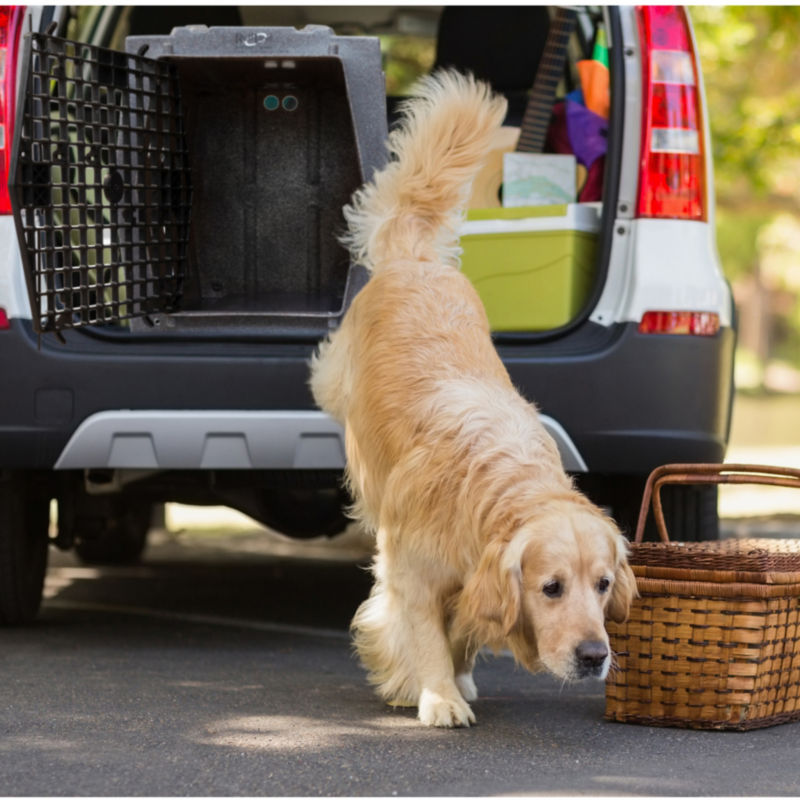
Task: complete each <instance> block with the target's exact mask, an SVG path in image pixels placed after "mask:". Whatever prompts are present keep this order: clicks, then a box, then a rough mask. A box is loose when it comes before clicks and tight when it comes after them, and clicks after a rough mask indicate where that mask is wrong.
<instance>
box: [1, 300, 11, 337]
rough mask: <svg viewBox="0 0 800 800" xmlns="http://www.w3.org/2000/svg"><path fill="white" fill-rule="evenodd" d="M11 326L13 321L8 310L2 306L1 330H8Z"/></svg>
mask: <svg viewBox="0 0 800 800" xmlns="http://www.w3.org/2000/svg"><path fill="white" fill-rule="evenodd" d="M10 327H11V321H10V320H9V318H8V314H6V310H5V309H4V308H3V307H2V306H0V331H7V330H8V329H9V328H10Z"/></svg>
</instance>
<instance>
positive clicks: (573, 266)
mask: <svg viewBox="0 0 800 800" xmlns="http://www.w3.org/2000/svg"><path fill="white" fill-rule="evenodd" d="M599 228H600V203H570V204H569V205H561V206H525V207H519V208H487V209H471V210H470V211H468V212H467V219H466V221H465V222H464V223H463V225H462V226H461V230H460V233H461V246H462V247H463V249H464V252H463V255H462V257H461V271H462V272H463V273H464V274H465V275H466V276H467V277H468V278H469V279H470V280H471V281H472V283H473V285H474V286H475V288H476V289H477V290H478V294H479V295H480V297H481V299H482V300H483V304H484V306H485V307H486V312H487V314H488V315H489V322H490V323H491V326H492V330H495V331H543V330H549V329H551V328H558V327H560V326H562V325H565V324H566V323H568V322H569V321H570V320H571V319H572V318H573V317H574V316H575V315H576V314H577V313H578V312H579V311H580V309H581V307H582V306H583V304H584V302H585V301H586V298H587V297H588V295H589V292H590V291H591V289H592V284H593V283H594V277H595V250H596V246H597V232H598V230H599Z"/></svg>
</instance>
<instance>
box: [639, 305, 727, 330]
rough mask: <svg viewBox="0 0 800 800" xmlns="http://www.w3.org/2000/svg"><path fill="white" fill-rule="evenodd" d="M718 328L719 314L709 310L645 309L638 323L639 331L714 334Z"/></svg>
mask: <svg viewBox="0 0 800 800" xmlns="http://www.w3.org/2000/svg"><path fill="white" fill-rule="evenodd" d="M718 330H719V314H715V313H713V312H711V311H647V312H646V313H645V314H644V316H643V317H642V320H641V322H640V323H639V333H680V334H684V335H692V336H714V334H716V333H717V331H718Z"/></svg>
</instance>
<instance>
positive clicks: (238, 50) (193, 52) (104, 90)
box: [10, 26, 386, 338]
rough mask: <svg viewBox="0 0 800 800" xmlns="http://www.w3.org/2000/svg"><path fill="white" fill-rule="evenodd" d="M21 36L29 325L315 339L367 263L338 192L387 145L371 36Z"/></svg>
mask: <svg viewBox="0 0 800 800" xmlns="http://www.w3.org/2000/svg"><path fill="white" fill-rule="evenodd" d="M126 46H127V50H128V52H125V53H123V52H118V51H112V50H107V49H104V48H99V47H94V46H90V45H86V44H82V43H77V42H71V41H67V40H64V39H59V38H56V37H52V36H48V35H43V34H31V35H29V36H28V37H27V42H26V50H25V54H24V77H23V83H22V85H23V89H22V93H23V94H22V96H21V100H20V106H19V107H20V108H21V113H20V114H19V115H18V121H17V129H16V133H15V152H16V155H15V158H14V160H13V164H14V166H13V174H12V179H11V181H10V186H11V191H12V202H13V206H14V213H15V218H16V222H17V228H18V234H19V238H20V244H21V249H22V254H23V262H24V267H25V271H26V276H27V280H28V289H29V294H30V298H31V306H32V317H33V323H34V327H35V328H36V330H38V331H40V332H43V331H59V330H62V329H65V328H75V327H82V326H87V325H103V324H104V325H115V326H122V327H128V328H130V330H131V331H132V332H136V333H138V334H141V335H148V334H149V333H151V332H159V333H161V332H164V331H165V330H166V329H169V330H174V331H176V332H178V331H183V332H185V333H187V334H201V335H202V334H206V335H214V336H217V335H221V336H225V335H239V334H242V333H248V332H258V333H259V334H260V335H264V334H265V333H269V332H273V333H275V334H276V335H286V334H287V333H293V334H295V335H308V336H310V337H314V338H318V337H319V336H320V335H321V334H322V333H324V332H325V331H326V330H328V329H329V328H331V327H335V326H336V325H337V324H338V320H339V319H340V317H341V315H342V314H343V313H344V311H345V310H346V308H347V306H348V305H349V302H350V300H351V299H352V297H353V296H354V295H355V293H356V291H357V290H358V289H359V288H360V287H361V285H363V282H364V280H365V279H366V276H365V274H364V272H363V270H361V269H360V268H356V267H354V266H353V265H351V264H350V261H349V258H348V254H347V252H346V251H345V250H344V248H342V246H341V245H340V244H339V243H338V241H337V236H338V235H339V234H340V233H341V232H342V231H343V228H344V222H343V218H342V213H341V209H342V206H343V205H345V204H346V203H347V201H348V200H349V198H350V195H351V194H352V192H353V191H354V190H355V189H356V188H358V186H360V185H361V184H362V183H363V182H364V180H366V179H368V178H369V177H370V176H371V174H372V171H373V169H374V168H375V167H378V166H380V164H381V163H382V162H383V160H384V158H385V151H384V141H385V137H386V113H385V95H384V85H383V74H382V71H381V59H380V49H379V45H378V41H377V39H373V38H367V37H340V36H336V35H334V34H333V32H332V31H331V30H330V29H328V28H325V27H321V26H308V27H306V28H304V29H303V30H295V29H294V28H206V27H204V26H200V27H188V28H176V29H175V30H174V31H173V32H172V34H170V35H169V36H151V37H129V39H128V40H127V45H126Z"/></svg>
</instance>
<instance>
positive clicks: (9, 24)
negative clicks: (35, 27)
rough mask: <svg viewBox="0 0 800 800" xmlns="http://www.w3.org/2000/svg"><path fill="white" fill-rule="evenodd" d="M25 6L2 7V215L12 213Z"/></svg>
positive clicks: (0, 15) (0, 81)
mask: <svg viewBox="0 0 800 800" xmlns="http://www.w3.org/2000/svg"><path fill="white" fill-rule="evenodd" d="M24 18H25V6H0V214H10V213H11V200H10V198H9V196H8V174H9V166H10V162H11V142H12V140H13V137H14V103H15V100H16V90H17V81H16V78H17V52H18V49H19V34H20V31H21V30H22V21H23V19H24Z"/></svg>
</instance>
